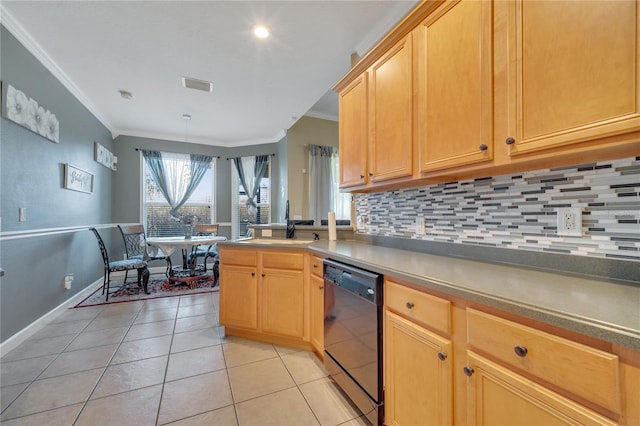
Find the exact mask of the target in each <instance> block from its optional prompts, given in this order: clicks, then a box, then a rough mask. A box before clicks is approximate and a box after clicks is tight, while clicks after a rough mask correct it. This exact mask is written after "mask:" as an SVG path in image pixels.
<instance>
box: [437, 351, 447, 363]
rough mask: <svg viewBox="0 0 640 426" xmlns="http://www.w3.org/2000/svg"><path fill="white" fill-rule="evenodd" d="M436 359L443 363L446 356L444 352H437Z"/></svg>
mask: <svg viewBox="0 0 640 426" xmlns="http://www.w3.org/2000/svg"><path fill="white" fill-rule="evenodd" d="M438 359H439V360H440V361H444V360H445V359H447V354H445V353H444V352H438Z"/></svg>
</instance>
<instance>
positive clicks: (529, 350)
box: [467, 309, 620, 413]
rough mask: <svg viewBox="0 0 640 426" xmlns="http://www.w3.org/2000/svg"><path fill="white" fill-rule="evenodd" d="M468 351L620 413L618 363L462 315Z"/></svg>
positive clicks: (501, 322)
mask: <svg viewBox="0 0 640 426" xmlns="http://www.w3.org/2000/svg"><path fill="white" fill-rule="evenodd" d="M467 330H468V341H469V344H470V345H471V347H473V348H477V349H478V350H480V351H482V352H484V353H487V354H489V355H490V356H492V357H495V358H496V359H497V360H499V361H501V362H503V363H506V364H507V365H509V366H512V367H514V368H517V369H520V370H522V371H526V372H528V373H529V374H532V375H534V376H535V377H538V378H540V379H542V380H544V381H546V382H548V383H555V384H558V385H559V386H561V387H562V388H563V389H566V390H567V391H568V392H570V393H572V394H574V395H578V396H580V397H582V398H585V399H586V400H588V401H591V402H593V403H595V404H598V405H600V406H601V407H604V408H606V409H608V410H610V411H612V412H614V413H619V412H620V378H619V362H618V357H617V356H616V355H613V354H611V353H607V352H603V351H600V350H597V349H593V348H590V347H588V346H585V345H581V344H579V343H576V342H572V341H570V340H566V339H563V338H560V337H557V336H554V335H551V334H548V333H545V332H542V331H539V330H536V329H533V328H530V327H526V326H524V325H520V324H517V323H514V322H511V321H507V320H505V319H502V318H499V317H496V316H493V315H490V314H486V313H484V312H480V311H477V310H475V309H468V310H467Z"/></svg>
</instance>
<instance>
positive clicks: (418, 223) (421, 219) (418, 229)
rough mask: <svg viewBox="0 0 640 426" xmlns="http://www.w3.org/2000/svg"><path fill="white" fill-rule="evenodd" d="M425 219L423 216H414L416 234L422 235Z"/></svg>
mask: <svg viewBox="0 0 640 426" xmlns="http://www.w3.org/2000/svg"><path fill="white" fill-rule="evenodd" d="M424 227H425V221H424V216H418V217H416V234H418V235H424V234H425V229H424Z"/></svg>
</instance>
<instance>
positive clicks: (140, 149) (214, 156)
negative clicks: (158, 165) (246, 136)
mask: <svg viewBox="0 0 640 426" xmlns="http://www.w3.org/2000/svg"><path fill="white" fill-rule="evenodd" d="M133 149H135V150H136V151H142V148H133ZM147 151H157V150H151V149H150V150H147ZM159 152H168V153H171V154H189V153H187V152H176V151H165V150H162V151H159ZM196 155H207V154H196ZM212 157H213V158H220V156H219V155H212ZM227 160H228V158H227Z"/></svg>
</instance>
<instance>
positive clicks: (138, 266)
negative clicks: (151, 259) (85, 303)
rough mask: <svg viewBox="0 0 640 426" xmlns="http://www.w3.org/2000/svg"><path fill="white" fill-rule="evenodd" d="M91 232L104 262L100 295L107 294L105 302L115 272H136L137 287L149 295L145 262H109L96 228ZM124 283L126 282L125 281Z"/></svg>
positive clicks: (125, 260)
mask: <svg viewBox="0 0 640 426" xmlns="http://www.w3.org/2000/svg"><path fill="white" fill-rule="evenodd" d="M89 230H90V231H91V232H93V234H94V235H95V236H96V238H97V239H98V245H99V246H100V254H102V261H103V262H104V279H103V282H102V294H105V290H106V293H107V301H108V300H109V287H110V284H111V273H112V272H117V271H130V270H133V269H135V270H137V271H138V287H142V288H143V289H144V292H145V293H147V294H149V289H148V286H147V285H148V284H149V269H148V268H147V262H145V261H144V260H142V259H124V260H114V261H111V262H110V261H109V253H108V252H107V248H106V246H105V245H104V241H102V237H101V236H100V233H99V232H98V230H97V229H96V228H89ZM125 283H126V281H125Z"/></svg>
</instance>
